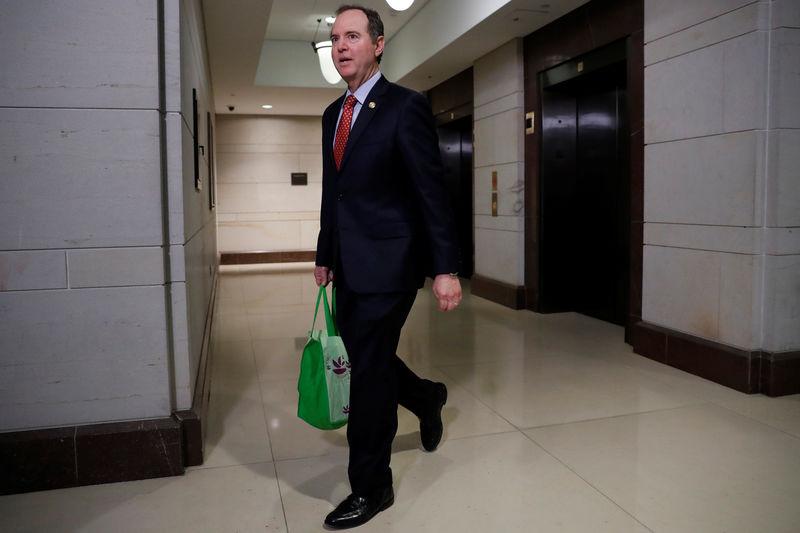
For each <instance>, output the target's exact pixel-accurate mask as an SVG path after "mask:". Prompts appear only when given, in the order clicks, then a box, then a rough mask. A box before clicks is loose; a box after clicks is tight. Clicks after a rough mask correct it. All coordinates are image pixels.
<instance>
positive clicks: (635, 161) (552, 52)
mask: <svg viewBox="0 0 800 533" xmlns="http://www.w3.org/2000/svg"><path fill="white" fill-rule="evenodd" d="M620 39H625V46H626V51H627V58H628V61H627V83H628V119H629V124H630V180H631V191H630V237H629V242H630V282H629V291H628V293H629V305H628V318H627V321H626V324H625V341H626V342H628V343H630V342H631V340H630V339H631V335H632V332H633V325H634V324H636V323H637V322H639V321H640V320H641V316H642V250H643V230H644V194H643V192H644V5H643V0H593V1H591V2H589V3H587V4H584V5H583V6H581V7H579V8H578V9H576V10H574V11H571V12H570V13H568V14H566V15H565V16H563V17H561V18H560V19H558V20H556V21H554V22H552V23H550V24H548V25H547V26H545V27H543V28H541V29H539V30H537V31H535V32H534V33H532V34H530V35H528V36H527V37H525V39H524V41H523V50H524V55H523V58H524V59H523V62H524V88H525V111H526V112H530V111H533V112H534V120H533V128H534V131H533V132H532V133H530V134H526V135H525V307H526V308H527V309H530V310H532V311H540V309H541V308H540V303H539V291H540V285H539V283H540V272H539V258H540V252H541V251H540V243H539V227H540V209H539V199H540V196H541V195H540V192H539V186H540V176H539V173H540V163H539V151H540V147H541V132H542V122H541V120H542V103H541V92H540V87H539V73H540V72H542V71H544V70H547V69H549V68H551V67H554V66H557V65H559V64H561V63H564V62H566V61H569V60H571V59H574V58H577V57H579V56H582V55H586V54H587V53H589V52H592V51H594V50H596V49H598V48H600V47H602V46H604V45H607V44H610V43H612V42H614V41H618V40H620Z"/></svg>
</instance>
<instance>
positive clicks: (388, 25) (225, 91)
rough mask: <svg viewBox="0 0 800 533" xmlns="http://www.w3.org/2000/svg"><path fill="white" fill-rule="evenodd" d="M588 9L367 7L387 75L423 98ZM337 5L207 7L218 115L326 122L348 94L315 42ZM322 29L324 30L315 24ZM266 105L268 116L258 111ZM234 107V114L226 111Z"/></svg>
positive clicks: (425, 0) (235, 3) (428, 4)
mask: <svg viewBox="0 0 800 533" xmlns="http://www.w3.org/2000/svg"><path fill="white" fill-rule="evenodd" d="M586 1H587V0H416V1H415V2H414V4H413V5H412V6H411V8H409V9H408V10H406V11H402V12H397V11H394V10H392V9H390V8H389V6H388V4H386V2H385V0H361V1H360V2H359V3H360V4H361V5H364V6H367V7H370V8H372V9H375V10H376V11H378V13H380V15H381V18H382V19H383V22H384V27H385V28H384V29H385V35H386V43H387V44H386V50H385V53H384V58H383V61H382V62H381V71H382V72H383V73H384V75H385V76H386V77H387V78H388V79H390V80H392V81H396V82H398V83H400V84H402V85H405V86H407V87H411V88H413V89H416V90H419V91H422V90H427V89H430V88H431V87H433V86H435V85H437V84H439V83H441V82H443V81H445V80H447V79H448V78H450V77H452V76H453V75H455V74H457V73H459V72H461V71H462V70H464V69H465V68H468V67H469V66H471V65H472V64H473V62H474V61H475V60H476V59H478V58H480V57H482V56H483V55H485V54H487V53H488V52H491V51H492V50H494V49H495V48H497V47H498V46H500V45H502V44H504V43H506V42H508V41H509V40H511V39H513V38H515V37H523V36H525V35H527V34H529V33H531V32H533V31H535V30H536V29H538V28H540V27H542V26H544V25H545V24H547V23H549V22H551V21H553V20H555V19H556V18H558V17H560V16H562V15H564V14H565V13H567V12H569V11H571V10H573V9H575V8H576V7H578V6H579V5H581V4H583V3H585V2H586ZM341 3H342V1H340V0H202V4H203V13H204V19H205V26H206V43H207V46H208V56H209V65H210V69H211V80H212V85H213V89H214V95H215V102H214V104H215V107H216V112H217V113H220V114H247V115H253V114H256V115H259V114H263V115H321V114H322V111H323V110H324V109H325V107H326V106H327V105H328V104H329V103H330V102H331V101H333V100H334V99H336V98H337V97H338V96H339V95H341V94H342V93H343V92H344V90H345V84H344V82H339V84H337V85H330V84H328V83H327V82H326V81H325V79H324V78H323V77H322V74H321V73H320V71H319V65H318V62H317V58H316V55H315V53H314V51H313V49H312V47H311V44H310V43H311V42H312V41H314V40H316V41H321V40H326V38H327V35H328V33H329V32H330V26H329V25H328V24H327V23H326V22H325V21H324V18H325V17H326V16H329V15H333V12H334V11H335V10H336V8H337V7H338V6H339V5H340V4H341ZM318 19H323V20H322V22H321V23H320V24H318V22H317V20H318ZM262 104H270V105H272V106H273V107H272V109H269V110H266V109H262V108H261V105H262ZM229 106H233V108H234V109H233V111H230V110H229Z"/></svg>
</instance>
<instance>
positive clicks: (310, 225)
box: [297, 217, 319, 250]
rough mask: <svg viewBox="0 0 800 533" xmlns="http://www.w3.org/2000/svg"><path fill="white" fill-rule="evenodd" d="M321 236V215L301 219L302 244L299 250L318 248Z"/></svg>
mask: <svg viewBox="0 0 800 533" xmlns="http://www.w3.org/2000/svg"><path fill="white" fill-rule="evenodd" d="M317 237H319V217H317V218H316V219H313V220H301V221H300V245H299V248H297V249H298V250H316V249H317Z"/></svg>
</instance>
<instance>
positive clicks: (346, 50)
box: [331, 9, 384, 88]
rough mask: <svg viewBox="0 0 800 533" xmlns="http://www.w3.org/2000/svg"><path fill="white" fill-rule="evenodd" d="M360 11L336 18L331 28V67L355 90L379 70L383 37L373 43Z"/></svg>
mask: <svg viewBox="0 0 800 533" xmlns="http://www.w3.org/2000/svg"><path fill="white" fill-rule="evenodd" d="M367 24H368V22H367V16H366V15H365V14H364V12H363V11H361V10H358V9H350V10H348V11H344V12H343V13H340V14H339V16H337V17H336V21H335V22H334V23H333V28H332V29H331V41H332V42H333V51H332V55H333V64H334V65H335V66H336V70H337V71H339V75H340V76H341V77H342V79H344V81H346V82H347V84H348V85H351V84H353V83H354V84H355V86H356V88H357V87H358V86H360V85H361V84H362V83H364V82H365V81H367V80H368V79H369V78H370V77H372V75H373V74H375V72H377V71H378V56H379V55H380V54H381V52H383V42H384V39H383V36H380V37H378V39H377V40H376V42H374V43H373V42H372V38H371V37H370V36H369V30H368V28H367Z"/></svg>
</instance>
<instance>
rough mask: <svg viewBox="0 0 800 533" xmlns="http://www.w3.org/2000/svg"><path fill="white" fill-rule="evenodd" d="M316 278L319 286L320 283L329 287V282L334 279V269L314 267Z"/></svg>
mask: <svg viewBox="0 0 800 533" xmlns="http://www.w3.org/2000/svg"><path fill="white" fill-rule="evenodd" d="M314 280H315V281H316V282H317V286H318V287H319V286H320V285H322V286H323V287H327V286H328V283H329V282H331V281H333V270H331V269H329V268H328V267H324V266H317V267H314Z"/></svg>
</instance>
